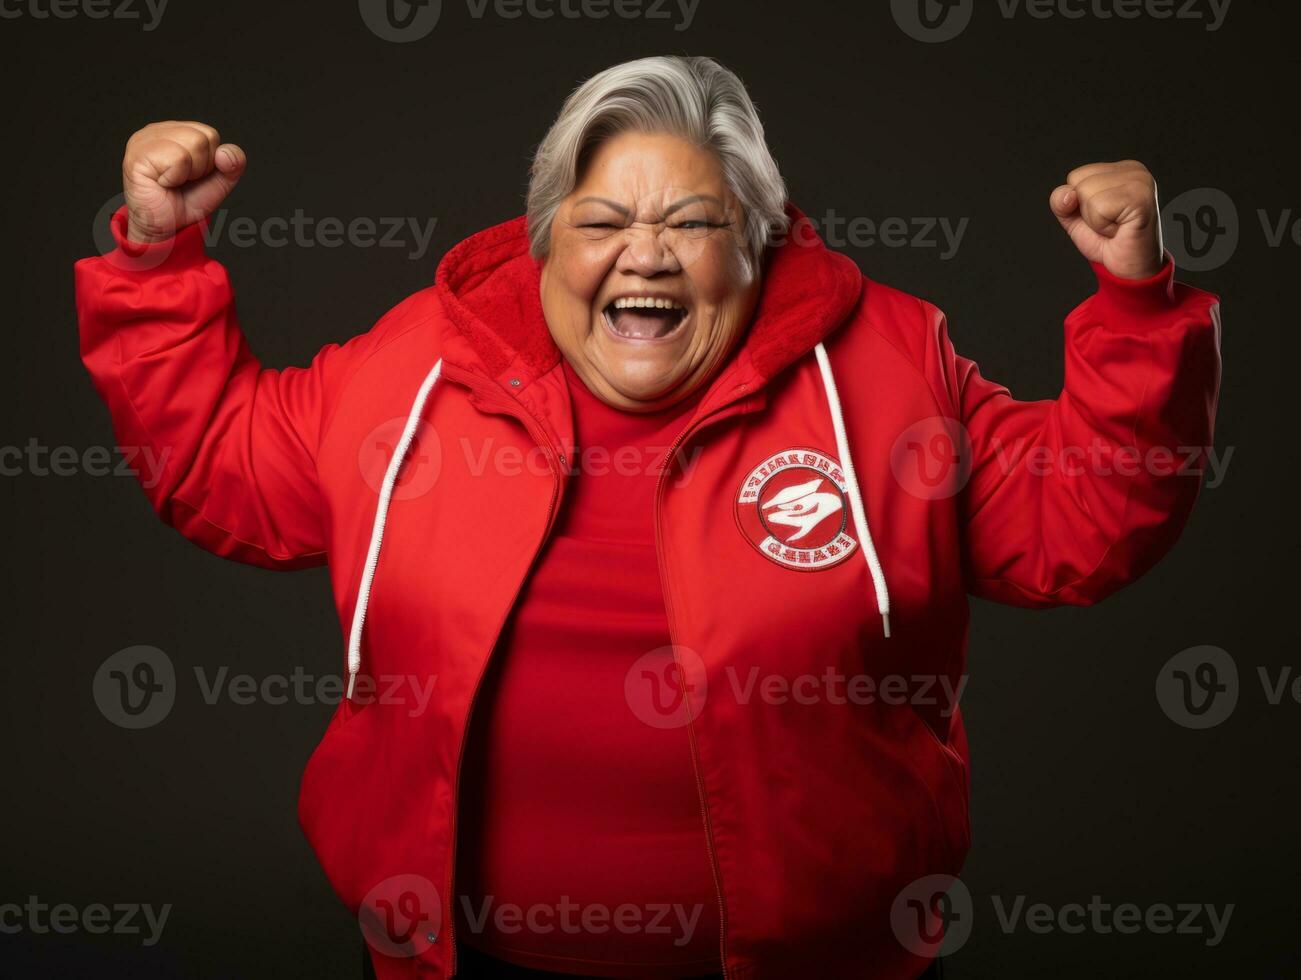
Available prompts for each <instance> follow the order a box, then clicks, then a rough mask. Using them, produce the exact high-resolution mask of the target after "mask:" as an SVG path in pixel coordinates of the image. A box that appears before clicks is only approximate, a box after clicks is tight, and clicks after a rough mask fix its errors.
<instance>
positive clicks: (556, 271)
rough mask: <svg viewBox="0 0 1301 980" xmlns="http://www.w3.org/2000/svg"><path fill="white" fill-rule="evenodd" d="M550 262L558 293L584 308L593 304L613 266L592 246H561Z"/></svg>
mask: <svg viewBox="0 0 1301 980" xmlns="http://www.w3.org/2000/svg"><path fill="white" fill-rule="evenodd" d="M550 262H551V264H552V265H553V268H552V270H551V276H552V277H553V278H554V285H555V288H556V291H557V293H558V294H559V295H560V296H563V298H564V301H565V302H566V303H567V304H572V305H575V306H578V305H581V306H583V307H588V306H590V305H591V304H592V302H593V301H594V299H595V298H596V294H597V293H598V292H599V291H600V289H601V283H603V282H604V281H605V277H606V273H607V272H608V271H609V267H610V263H609V261H608V260H607V259H606V257H605V256H604V255H602V254H600V250H598V249H591V248H565V249H562V250H561V251H560V252H559V253H558V254H555V253H553V255H552V257H551V259H550Z"/></svg>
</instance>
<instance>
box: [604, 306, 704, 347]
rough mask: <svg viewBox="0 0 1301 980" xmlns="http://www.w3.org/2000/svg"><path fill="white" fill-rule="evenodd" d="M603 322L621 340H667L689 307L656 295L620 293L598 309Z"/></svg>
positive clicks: (685, 315)
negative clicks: (601, 308) (602, 307)
mask: <svg viewBox="0 0 1301 980" xmlns="http://www.w3.org/2000/svg"><path fill="white" fill-rule="evenodd" d="M601 315H602V318H603V319H604V320H605V325H606V326H607V327H609V329H610V332H611V333H612V334H614V335H615V336H616V337H618V338H619V339H620V340H637V341H654V340H668V339H669V338H671V337H673V336H674V335H676V334H677V332H678V329H679V328H680V327H681V326H682V323H683V321H685V320H686V318H687V316H688V310H687V308H686V307H685V306H683V305H682V304H681V303H679V302H678V301H677V300H672V299H667V298H665V297H659V296H621V297H619V298H618V299H616V300H614V301H613V302H612V303H610V304H609V305H608V306H607V307H606V308H605V309H604V310H602V311H601Z"/></svg>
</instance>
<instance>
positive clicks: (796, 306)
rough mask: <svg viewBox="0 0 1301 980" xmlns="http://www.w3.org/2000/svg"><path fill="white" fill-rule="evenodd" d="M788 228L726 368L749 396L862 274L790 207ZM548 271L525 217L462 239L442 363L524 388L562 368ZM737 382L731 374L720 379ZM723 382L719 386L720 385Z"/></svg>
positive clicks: (446, 295) (449, 273)
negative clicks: (546, 299) (549, 306)
mask: <svg viewBox="0 0 1301 980" xmlns="http://www.w3.org/2000/svg"><path fill="white" fill-rule="evenodd" d="M786 213H787V215H788V216H789V218H790V222H791V227H790V230H789V231H788V232H787V234H786V236H785V238H784V240H783V241H782V242H781V243H780V244H778V245H775V246H773V247H770V248H769V250H768V254H767V256H766V258H765V264H764V270H763V280H762V284H761V287H760V288H761V291H760V296H759V302H758V305H757V307H756V309H755V314H754V317H753V319H752V320H751V323H750V326H749V328H748V329H747V331H746V333H745V334H744V336H743V337H742V339H741V342H740V344H739V345H738V347H737V349H736V350H735V351H734V352H733V354H732V356H731V358H730V359H729V363H730V364H732V365H734V366H735V367H736V368H738V369H739V371H740V373H741V374H744V375H745V377H742V378H738V379H737V382H738V383H745V384H747V385H748V386H750V387H751V388H752V389H753V388H757V387H759V386H761V385H763V384H764V383H765V382H767V381H768V380H770V379H771V378H772V377H773V376H775V375H776V374H777V373H779V372H780V371H781V370H782V369H783V368H785V367H788V366H789V365H790V364H792V363H794V362H795V361H797V360H799V359H800V358H801V357H804V356H805V355H807V354H808V353H809V352H810V351H811V350H813V348H814V347H815V346H816V345H817V344H818V343H819V342H820V341H822V340H824V339H825V338H826V337H827V336H828V335H830V334H831V333H832V332H833V331H834V330H835V329H836V328H837V327H838V326H840V325H841V324H842V323H844V322H845V320H846V319H847V318H848V317H849V316H850V314H851V313H852V311H853V309H854V307H855V305H856V304H857V303H858V301H859V296H860V293H861V291H862V288H863V276H862V274H861V273H860V272H859V270H858V267H857V266H856V265H855V264H854V263H853V261H852V260H850V259H849V258H847V257H846V256H844V255H840V254H838V253H836V252H832V251H831V250H829V249H828V248H827V247H826V245H825V243H824V242H823V241H822V239H821V238H820V237H819V236H818V233H817V231H816V230H815V229H814V227H813V223H812V222H811V221H809V219H808V218H807V217H806V216H805V215H804V213H803V212H802V211H800V210H799V208H797V207H795V206H794V205H790V204H788V205H787V207H786ZM541 270H542V263H541V262H540V261H539V260H537V259H535V258H533V257H532V256H531V255H530V254H529V239H528V232H527V223H526V219H525V218H524V217H523V216H521V217H518V218H515V219H513V220H511V221H507V222H504V223H503V224H499V225H495V226H494V227H491V228H488V229H486V230H484V231H482V232H479V233H478V234H476V235H472V236H471V237H469V238H467V239H465V241H463V242H461V243H460V244H459V245H457V246H456V247H455V248H453V249H452V250H451V251H450V252H448V253H447V255H446V256H444V258H443V260H442V262H440V263H439V266H438V274H437V279H436V282H437V288H438V291H439V295H440V296H441V298H442V300H443V305H444V307H445V309H446V310H447V313H448V323H447V326H448V328H449V329H448V330H447V331H446V332H445V333H444V337H443V357H444V360H445V361H446V362H447V363H448V364H460V365H462V366H464V367H465V368H467V369H469V370H474V371H477V372H478V373H480V374H483V375H486V376H487V377H490V378H494V379H501V378H506V380H507V381H508V382H509V380H511V379H514V380H516V381H518V382H519V384H518V385H515V386H514V387H517V388H520V387H523V386H526V385H528V384H530V383H531V382H532V381H534V380H536V379H537V378H539V377H541V376H543V375H545V374H546V373H547V372H549V371H551V370H552V369H554V368H555V367H556V366H558V365H559V363H560V350H559V348H557V347H556V344H555V342H554V341H553V340H552V339H551V334H550V331H549V330H548V329H547V324H546V320H545V319H544V317H543V315H542V304H541V300H540V297H539V290H540V281H541V280H540V277H541ZM724 375H726V376H728V377H729V378H731V377H733V375H732V373H731V372H729V371H728V370H727V368H726V367H725V368H724V369H723V370H722V371H721V372H720V376H724ZM716 380H717V379H716Z"/></svg>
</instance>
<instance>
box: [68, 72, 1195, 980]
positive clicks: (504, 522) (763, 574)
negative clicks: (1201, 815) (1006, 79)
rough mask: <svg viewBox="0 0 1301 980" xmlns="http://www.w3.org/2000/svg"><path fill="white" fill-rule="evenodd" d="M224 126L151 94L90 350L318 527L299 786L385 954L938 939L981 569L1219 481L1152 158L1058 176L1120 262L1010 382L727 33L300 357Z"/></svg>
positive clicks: (1117, 573)
mask: <svg viewBox="0 0 1301 980" xmlns="http://www.w3.org/2000/svg"><path fill="white" fill-rule="evenodd" d="M244 168H245V156H244V153H243V151H242V150H240V149H239V147H237V146H235V145H234V144H231V143H224V142H222V141H221V139H220V137H219V136H218V134H217V132H216V130H214V129H213V128H212V127H210V126H207V125H203V124H200V123H195V122H162V123H155V124H152V125H149V126H146V127H145V128H144V129H142V130H140V131H139V132H138V133H136V134H135V135H134V136H133V137H131V139H130V141H129V142H128V144H127V149H126V159H125V162H124V166H123V173H124V177H125V183H126V205H125V207H124V208H123V209H121V210H120V211H119V212H118V213H117V214H115V215H114V216H113V219H112V229H113V233H114V235H115V236H116V240H117V248H116V249H115V250H114V251H113V252H111V253H110V254H107V255H104V256H101V257H96V258H90V259H86V260H83V261H82V262H80V263H79V264H78V266H77V270H76V272H77V301H78V307H79V311H80V326H81V350H82V355H83V359H84V361H85V364H86V366H87V368H88V369H89V371H90V374H91V376H92V379H93V381H94V383H95V386H96V388H97V389H98V391H99V393H100V394H101V396H102V397H103V399H104V400H105V401H106V402H107V404H108V406H109V408H110V410H111V412H112V417H113V423H114V426H115V430H116V433H117V438H118V440H119V441H120V442H121V444H123V445H144V446H151V447H153V448H154V449H155V451H156V453H155V455H156V457H157V458H161V459H164V460H165V461H166V463H165V469H164V472H163V474H162V477H161V479H158V480H157V481H156V482H155V481H149V485H148V486H147V487H146V492H147V493H148V495H149V497H150V500H151V502H152V503H153V505H154V507H155V508H156V510H157V511H158V513H159V514H160V516H161V517H162V518H163V519H164V520H165V521H167V522H168V523H170V524H171V525H173V526H174V527H176V528H177V529H178V530H179V531H180V532H181V533H182V534H184V535H185V536H186V537H188V538H189V539H190V540H192V541H194V542H196V543H197V544H199V545H201V546H202V547H204V548H207V549H208V550H210V551H213V552H215V553H217V554H219V555H222V556H224V557H227V558H232V559H235V560H238V561H244V562H248V563H250V564H254V565H260V566H262V567H265V568H274V569H294V568H302V567H305V566H310V565H319V564H323V563H328V565H329V569H330V575H331V580H332V583H333V587H334V593H335V596H336V601H337V605H338V612H339V616H340V619H341V622H342V623H345V624H348V626H349V628H348V631H347V634H346V640H347V646H346V660H345V661H344V666H345V667H346V671H347V684H346V696H345V697H343V698H342V699H341V700H340V703H339V706H338V708H337V711H336V712H335V714H334V717H333V719H332V720H331V722H330V725H329V727H328V729H327V731H326V733H325V736H324V738H323V739H322V741H321V743H320V745H319V746H318V747H317V749H316V751H315V752H314V753H313V755H312V757H311V760H310V761H309V762H308V764H307V768H306V771H305V773H304V775H303V780H302V787H301V797H300V804H299V818H300V821H301V823H302V826H303V829H304V831H305V833H306V835H307V837H308V839H309V840H310V842H311V844H312V846H313V848H314V849H315V851H316V854H317V855H318V856H319V859H320V862H321V864H322V866H323V867H324V869H325V872H326V874H327V876H328V877H329V880H330V882H331V884H332V886H333V887H334V889H335V890H336V891H337V893H338V895H339V896H340V898H341V899H342V900H343V901H344V902H345V903H346V904H347V906H348V907H349V908H351V909H352V910H354V911H355V912H356V913H357V914H358V916H359V917H360V919H361V922H362V926H363V931H364V933H365V935H366V938H367V942H368V945H369V952H370V959H371V961H372V968H373V969H374V971H375V972H376V973H377V974H378V975H379V976H380V977H414V976H431V977H449V976H452V975H457V976H462V977H464V976H475V977H481V976H490V977H504V976H552V977H554V976H559V975H571V976H572V975H578V976H617V977H632V976H654V977H689V976H702V975H705V976H709V975H720V974H721V975H722V976H724V977H726V978H729V980H759V978H769V977H791V976H796V977H799V976H814V977H816V976H826V977H869V976H870V977H891V978H893V977H915V976H918V975H920V974H922V973H923V972H924V971H927V970H931V969H933V964H932V961H933V960H934V958H935V955H936V953H937V951H938V950H939V943H940V940H941V938H942V935H943V928H944V925H945V924H946V921H948V920H950V919H951V918H952V914H951V912H950V911H947V910H946V906H945V903H944V902H943V901H942V900H941V896H942V893H943V891H944V888H945V887H946V886H947V884H948V883H949V882H951V881H952V878H951V876H953V875H956V874H957V873H958V872H959V870H960V869H961V867H962V863H963V859H964V857H965V855H966V852H967V849H968V847H969V844H970V830H969V823H968V817H967V808H968V775H967V765H968V752H967V743H966V738H965V735H964V730H963V723H962V716H961V714H960V712H958V711H957V710H956V692H957V691H959V690H960V689H961V686H962V680H963V677H964V670H965V659H966V631H967V618H968V606H967V596H968V594H976V595H980V596H985V597H988V598H992V599H996V600H1000V601H1003V602H1009V603H1013V604H1016V605H1022V606H1049V605H1054V604H1059V603H1075V604H1087V603H1092V602H1094V601H1096V600H1098V599H1101V598H1102V597H1104V596H1105V595H1107V594H1108V593H1110V592H1111V591H1113V590H1114V589H1116V588H1118V587H1119V586H1121V585H1124V584H1125V583H1127V582H1129V581H1131V580H1132V579H1134V578H1135V577H1136V576H1137V575H1139V574H1140V573H1142V572H1143V571H1144V570H1145V569H1147V568H1148V567H1149V566H1151V565H1152V564H1153V563H1154V562H1155V561H1156V560H1157V559H1158V558H1159V557H1160V556H1161V554H1162V553H1163V552H1164V551H1165V550H1166V549H1167V548H1168V547H1169V546H1170V544H1171V543H1172V542H1173V540H1174V539H1175V537H1176V535H1177V534H1178V533H1179V530H1180V528H1181V526H1182V525H1183V523H1184V521H1185V519H1186V518H1187V516H1188V514H1189V510H1190V508H1191V507H1192V505H1193V501H1194V498H1195V497H1196V494H1197V489H1198V483H1197V480H1196V479H1195V478H1193V477H1190V476H1187V475H1183V474H1184V472H1185V471H1186V470H1187V467H1186V466H1184V465H1182V464H1183V463H1184V461H1185V460H1184V455H1186V453H1187V450H1186V449H1185V447H1204V446H1207V445H1208V444H1209V442H1210V439H1211V426H1212V418H1213V414H1214V405H1215V399H1216V388H1217V384H1218V375H1219V355H1218V327H1217V305H1216V300H1215V298H1214V297H1212V296H1210V295H1207V294H1206V293H1202V292H1199V291H1197V290H1195V289H1190V288H1188V287H1186V286H1183V285H1179V284H1177V283H1176V282H1175V281H1174V278H1173V275H1174V273H1173V269H1172V264H1171V260H1170V258H1169V256H1168V254H1166V253H1165V252H1164V250H1163V247H1162V243H1161V237H1160V231H1159V223H1158V209H1157V201H1156V192H1155V184H1154V181H1153V179H1152V176H1151V175H1150V174H1149V173H1148V171H1147V170H1146V169H1145V168H1144V167H1143V166H1141V165H1140V164H1137V163H1134V162H1125V163H1115V164H1095V165H1092V166H1087V167H1083V168H1081V169H1079V170H1076V171H1074V172H1073V173H1071V174H1070V175H1069V177H1068V178H1067V181H1066V182H1065V183H1064V184H1063V185H1062V186H1060V187H1058V188H1057V189H1056V190H1055V191H1053V193H1052V195H1051V199H1050V204H1051V208H1052V211H1053V213H1054V214H1055V215H1056V217H1057V218H1058V219H1059V220H1060V221H1061V223H1062V225H1063V226H1064V228H1065V230H1066V232H1067V233H1068V234H1069V235H1070V237H1071V238H1072V239H1073V240H1074V242H1075V244H1076V245H1077V246H1078V247H1079V250H1080V252H1081V253H1082V254H1083V256H1084V257H1085V258H1086V259H1087V260H1089V261H1090V262H1091V263H1092V266H1093V269H1094V271H1095V272H1096V276H1097V283H1098V285H1097V291H1096V292H1095V293H1094V294H1093V295H1092V296H1091V297H1089V298H1088V299H1087V300H1085V301H1084V302H1083V303H1082V304H1081V305H1080V306H1078V307H1077V308H1076V309H1075V310H1074V311H1073V312H1072V313H1071V314H1070V315H1069V317H1068V319H1067V322H1066V368H1065V384H1064V388H1063V390H1062V393H1061V395H1060V396H1059V397H1058V398H1056V399H1055V400H1051V401H1037V402H1021V401H1016V400H1014V399H1013V398H1012V397H1011V396H1010V395H1009V394H1008V392H1007V390H1006V389H1004V388H1002V387H1000V386H999V385H996V384H994V383H992V382H990V381H988V380H986V379H985V378H983V377H982V376H981V374H980V373H979V371H978V370H977V368H976V366H975V365H974V364H973V363H972V362H971V361H969V360H966V359H964V358H962V357H960V356H958V355H957V354H955V353H954V351H953V348H952V347H951V346H950V342H949V338H948V334H947V330H946V327H945V320H944V317H943V315H942V314H941V313H940V312H939V311H938V310H937V309H936V308H935V307H933V306H931V305H929V304H928V303H926V302H924V301H922V300H919V299H915V298H913V297H911V296H907V295H905V294H903V293H900V292H898V291H896V290H893V289H891V288H889V287H888V286H884V285H880V284H878V283H876V282H874V281H871V280H870V279H867V278H865V277H864V276H863V275H862V273H860V271H859V270H858V269H857V268H856V266H855V265H854V263H853V262H852V261H850V260H849V259H848V258H846V257H844V256H842V255H839V254H836V253H834V252H832V251H829V250H828V249H827V248H826V247H825V246H824V244H823V243H822V242H821V241H820V240H819V238H818V236H817V235H816V233H815V232H814V230H813V228H812V226H811V224H810V222H809V221H808V220H807V219H806V218H805V217H804V216H803V215H802V214H801V212H800V211H799V210H797V209H796V208H795V207H794V206H793V205H791V204H790V203H788V202H787V199H786V189H785V187H784V185H783V182H782V178H781V176H780V174H779V172H778V169H777V166H776V164H775V163H774V161H773V159H772V157H771V155H770V154H769V151H768V148H767V146H766V145H765V141H764V134H763V129H762V127H761V125H760V122H759V118H758V116H757V114H756V112H755V109H754V106H753V105H752V104H751V101H750V99H749V98H748V96H747V94H746V92H745V89H744V88H743V87H742V85H741V83H740V82H739V80H738V79H737V78H736V77H735V76H734V75H733V74H732V73H730V72H729V71H727V70H726V69H724V68H722V67H721V66H719V65H718V64H716V63H715V62H713V61H711V60H708V59H705V58H676V57H662V58H646V59H642V60H639V61H634V62H630V63H627V64H622V65H618V66H615V67H613V68H610V69H609V70H607V71H604V72H602V73H600V74H599V75H596V76H595V77H593V78H591V79H590V80H588V81H587V82H586V83H584V84H583V85H581V86H580V87H579V88H578V89H577V90H576V91H575V92H573V94H572V95H570V97H569V98H568V100H567V101H566V102H565V104H564V107H563V109H562V110H561V112H560V115H559V117H558V118H557V120H556V121H555V123H554V124H553V125H552V127H551V129H550V131H549V132H548V133H547V134H546V137H545V139H543V141H542V143H541V145H540V146H539V148H538V150H537V153H536V156H535V159H534V162H533V168H532V180H531V183H530V186H529V195H528V213H527V215H526V216H524V217H520V218H517V219H515V220H512V221H508V222H506V223H505V224H501V225H497V226H496V227H493V228H489V229H487V230H486V231H483V232H480V233H479V234H476V235H474V236H472V237H471V238H469V239H467V240H466V241H464V242H462V243H461V244H459V245H457V246H456V247H455V248H453V249H452V251H451V252H449V253H448V254H447V256H446V257H445V258H444V259H443V260H442V262H441V264H440V265H439V267H438V271H437V277H436V280H435V284H434V285H432V286H430V287H428V288H427V289H424V290H421V291H420V292H418V293H416V294H415V295H413V296H411V297H409V298H408V299H407V300H405V301H404V302H402V303H400V304H399V305H398V306H397V307H396V308H394V309H393V310H392V311H390V312H389V313H388V314H387V315H385V316H384V317H383V318H382V319H381V320H380V321H379V322H378V323H377V324H376V325H375V326H374V328H373V329H371V330H370V331H369V332H366V333H364V334H361V335H359V336H356V337H354V338H353V339H351V340H349V341H348V342H347V343H344V344H343V345H341V346H340V345H337V344H331V345H330V346H327V347H326V348H325V349H324V350H322V351H321V352H320V354H319V355H318V356H317V357H316V358H315V359H314V360H313V362H312V364H311V365H310V366H309V367H306V368H288V369H284V370H276V369H271V368H264V367H263V366H262V365H261V364H260V363H259V362H258V360H257V359H256V358H255V356H254V355H253V353H252V352H251V351H250V349H249V347H248V345H247V343H246V342H245V339H244V336H243V334H242V333H241V332H240V328H239V326H238V324H237V322H236V317H235V302H234V296H233V293H232V290H231V286H230V283H229V281H228V278H227V276H226V272H225V270H224V269H223V268H222V267H221V266H220V265H218V264H217V263H216V262H215V261H213V260H212V259H211V258H208V257H207V256H206V255H205V254H204V247H203V238H202V230H203V226H204V224H205V219H206V217H207V216H208V215H209V214H210V213H211V212H212V211H213V210H214V209H215V208H217V207H218V205H219V204H220V203H221V202H222V200H223V199H224V198H225V196H226V195H227V193H228V192H229V191H230V189H231V188H232V187H233V186H234V184H235V182H236V181H237V180H238V179H239V177H240V175H241V174H242V173H243V171H244ZM1180 454H1184V455H1180ZM417 691H425V692H427V695H428V696H427V697H424V698H419V697H417V696H416V693H415V692H417Z"/></svg>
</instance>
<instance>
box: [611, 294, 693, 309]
mask: <svg viewBox="0 0 1301 980" xmlns="http://www.w3.org/2000/svg"><path fill="white" fill-rule="evenodd" d="M614 308H615V309H616V310H632V309H656V310H684V309H686V307H684V306H683V305H682V304H681V303H676V302H674V301H673V300H671V299H659V298H655V297H651V296H620V297H619V298H618V299H616V300H615V301H614Z"/></svg>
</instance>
